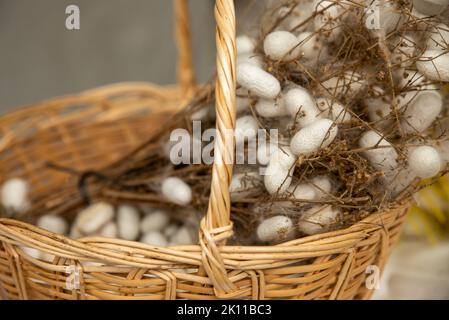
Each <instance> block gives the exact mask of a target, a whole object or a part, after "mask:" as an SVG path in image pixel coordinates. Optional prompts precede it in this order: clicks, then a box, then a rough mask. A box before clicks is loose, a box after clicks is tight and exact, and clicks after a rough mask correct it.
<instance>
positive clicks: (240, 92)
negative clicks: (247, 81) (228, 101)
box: [235, 88, 251, 113]
mask: <svg viewBox="0 0 449 320" xmlns="http://www.w3.org/2000/svg"><path fill="white" fill-rule="evenodd" d="M236 95H237V96H236V98H235V104H236V109H237V113H241V112H244V111H246V110H248V108H249V104H250V101H251V100H250V98H249V96H248V90H246V89H245V88H238V89H237V91H236Z"/></svg>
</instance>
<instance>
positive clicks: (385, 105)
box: [365, 86, 392, 122]
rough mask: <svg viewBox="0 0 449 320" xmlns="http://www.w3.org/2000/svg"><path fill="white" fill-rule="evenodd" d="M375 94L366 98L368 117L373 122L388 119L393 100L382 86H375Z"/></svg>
mask: <svg viewBox="0 0 449 320" xmlns="http://www.w3.org/2000/svg"><path fill="white" fill-rule="evenodd" d="M373 91H374V92H373V96H372V97H368V98H366V99H365V105H366V108H367V114H368V119H369V120H370V121H372V122H379V121H381V120H386V118H387V117H388V116H389V115H390V113H391V104H392V103H391V101H389V99H388V97H389V96H385V91H384V90H383V89H382V88H380V87H377V86H376V87H373Z"/></svg>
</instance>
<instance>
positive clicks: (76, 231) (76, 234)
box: [69, 221, 83, 239]
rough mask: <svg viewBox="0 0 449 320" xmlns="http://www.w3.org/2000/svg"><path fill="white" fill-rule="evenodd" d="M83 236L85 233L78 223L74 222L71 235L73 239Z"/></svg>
mask: <svg viewBox="0 0 449 320" xmlns="http://www.w3.org/2000/svg"><path fill="white" fill-rule="evenodd" d="M75 222H76V221H75ZM82 236H83V234H82V233H81V231H80V229H79V227H78V225H77V224H76V223H73V224H72V226H71V227H70V233H69V237H70V238H72V239H78V238H81V237H82Z"/></svg>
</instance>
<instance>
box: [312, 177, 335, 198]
mask: <svg viewBox="0 0 449 320" xmlns="http://www.w3.org/2000/svg"><path fill="white" fill-rule="evenodd" d="M312 185H313V187H314V188H315V194H316V198H317V199H318V200H322V199H324V198H327V197H328V196H329V195H330V193H331V192H332V182H331V179H330V178H329V177H328V176H326V175H324V176H317V177H314V178H313V179H312Z"/></svg>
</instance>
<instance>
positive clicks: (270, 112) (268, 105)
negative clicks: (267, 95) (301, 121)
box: [256, 98, 288, 118]
mask: <svg viewBox="0 0 449 320" xmlns="http://www.w3.org/2000/svg"><path fill="white" fill-rule="evenodd" d="M256 112H257V114H259V115H260V116H261V117H264V118H276V117H283V116H285V115H287V114H288V112H287V108H286V107H285V103H284V99H282V98H278V99H259V101H257V103H256Z"/></svg>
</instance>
